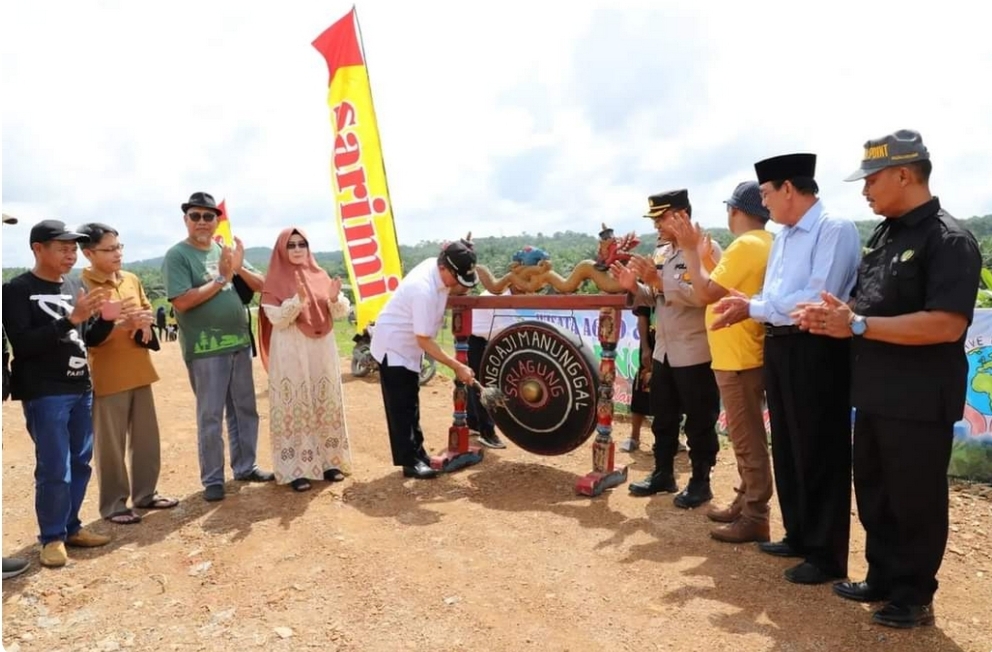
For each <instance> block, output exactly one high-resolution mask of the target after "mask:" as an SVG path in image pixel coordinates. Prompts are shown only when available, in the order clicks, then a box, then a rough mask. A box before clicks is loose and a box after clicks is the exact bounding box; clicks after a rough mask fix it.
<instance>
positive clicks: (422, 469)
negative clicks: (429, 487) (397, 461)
mask: <svg viewBox="0 0 992 652" xmlns="http://www.w3.org/2000/svg"><path fill="white" fill-rule="evenodd" d="M437 476H438V472H437V471H435V470H434V469H432V468H431V467H430V465H429V464H425V463H424V462H420V461H418V462H417V463H416V464H414V465H413V466H404V467H403V477H404V478H417V479H418V480H430V479H431V478H436V477H437Z"/></svg>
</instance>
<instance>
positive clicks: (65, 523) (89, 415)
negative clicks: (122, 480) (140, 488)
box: [22, 392, 93, 545]
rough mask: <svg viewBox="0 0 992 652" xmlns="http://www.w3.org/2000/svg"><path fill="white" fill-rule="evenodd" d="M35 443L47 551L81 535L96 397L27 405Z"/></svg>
mask: <svg viewBox="0 0 992 652" xmlns="http://www.w3.org/2000/svg"><path fill="white" fill-rule="evenodd" d="M22 407H23V409H24V419H25V420H26V421H27V428H28V434H29V435H31V440H32V441H33V442H34V456H35V467H34V511H35V514H36V515H37V517H38V527H39V529H40V530H41V536H40V537H38V538H39V540H40V541H41V543H42V545H44V544H46V543H49V542H52V541H65V539H66V537H68V536H71V535H73V534H75V533H76V532H78V531H79V529H80V528H81V527H82V523H80V521H79V508H80V506H82V504H83V498H84V497H85V496H86V485H87V484H89V481H90V475H91V473H92V469H91V468H90V459H92V457H93V393H92V392H86V393H85V394H61V395H58V396H43V397H41V398H36V399H32V400H30V401H24V402H23V403H22Z"/></svg>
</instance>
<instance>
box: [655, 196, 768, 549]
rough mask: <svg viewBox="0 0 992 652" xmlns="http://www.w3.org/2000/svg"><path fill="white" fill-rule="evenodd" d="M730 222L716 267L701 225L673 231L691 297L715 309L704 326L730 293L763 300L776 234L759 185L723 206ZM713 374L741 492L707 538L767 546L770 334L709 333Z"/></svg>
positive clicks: (757, 327) (683, 219)
mask: <svg viewBox="0 0 992 652" xmlns="http://www.w3.org/2000/svg"><path fill="white" fill-rule="evenodd" d="M725 203H726V204H727V222H728V226H729V227H730V231H731V232H732V233H733V234H734V235H735V236H736V239H735V240H734V241H733V242H732V243H730V246H729V247H727V250H726V251H725V252H724V253H723V255H722V256H721V257H720V261H719V263H717V262H716V261H713V260H711V259H709V256H706V258H707V260H703V259H702V258H703V253H704V252H701V250H705V249H706V246H707V242H706V240H707V238H706V236H704V235H703V233H702V230H701V229H700V228H699V225H698V224H697V225H693V224H692V223H690V221H689V219H688V217H687V216H680V217H679V219H678V220H677V221H676V223H675V224H674V226H673V230H674V232H675V239H676V241H677V242H678V245H679V248H680V249H681V250H682V251H683V252H684V256H685V261H686V265H687V266H688V268H689V269H688V272H689V277H690V278H692V279H695V280H694V282H693V283H692V286H691V288H692V293H693V295H694V296H695V298H696V299H698V300H699V301H701V302H702V303H704V304H706V305H707V306H710V307H708V308H707V309H706V324H707V326H710V325H712V323H713V322H714V320H715V319H716V315H715V314H714V313H713V309H712V304H714V303H716V302H717V301H719V300H720V299H722V298H723V297H725V296H727V294H728V293H729V292H730V291H731V290H735V291H737V292H742V293H743V294H746V295H747V296H752V295H755V294H758V292H760V291H761V287H762V285H763V283H764V279H765V267H766V266H767V264H768V255H769V253H770V252H771V248H772V234H771V233H769V232H768V231H766V230H765V224H766V223H767V222H768V219H769V214H768V209H767V208H765V207H764V206H762V204H761V191H760V189H759V188H758V183H757V182H756V181H744V182H742V183H740V184H738V185H737V188H735V189H734V193H733V194H732V195H731V196H730V199H728V200H727V201H726V202H725ZM707 337H708V339H709V345H710V354H711V355H712V357H713V363H712V367H713V373H714V374H715V376H716V382H717V385H718V386H719V388H720V397H721V398H722V399H723V406H724V409H725V410H726V413H727V430H728V432H729V436H730V441H731V442H732V443H733V445H734V455H735V456H736V457H737V471H738V473H739V474H740V479H741V481H740V486H739V487H738V488H737V496H736V498H735V499H734V501H733V502H732V503H731V504H730V505H729V506H728V507H726V508H724V509H714V510H710V512H709V517H710V519H711V520H713V521H716V522H718V523H723V525H721V526H718V527H717V528H715V529H714V530H712V531H711V532H710V536H712V537H713V538H714V539H716V540H718V541H726V542H728V543H745V542H749V541H757V542H764V541H768V539H769V530H768V512H769V510H768V501H769V500H770V499H771V497H772V469H771V461H770V458H769V456H768V435H767V432H766V431H765V418H764V402H765V383H764V379H763V377H762V374H763V371H762V365H763V362H764V350H763V346H764V341H765V329H764V327H763V326H762V325H761V324H759V323H758V322H756V321H754V320H753V319H745V320H744V321H741V322H738V323H736V324H734V325H733V326H731V327H730V328H724V329H720V330H715V331H714V330H709V329H707Z"/></svg>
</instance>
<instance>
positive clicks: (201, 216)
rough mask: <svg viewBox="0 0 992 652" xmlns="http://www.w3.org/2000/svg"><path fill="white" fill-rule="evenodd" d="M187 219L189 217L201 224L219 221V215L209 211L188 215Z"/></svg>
mask: <svg viewBox="0 0 992 652" xmlns="http://www.w3.org/2000/svg"><path fill="white" fill-rule="evenodd" d="M186 217H188V218H189V219H190V221H192V222H199V221H200V220H203V221H204V222H213V221H214V220H215V219H217V214H216V213H214V212H212V211H208V212H206V213H186Z"/></svg>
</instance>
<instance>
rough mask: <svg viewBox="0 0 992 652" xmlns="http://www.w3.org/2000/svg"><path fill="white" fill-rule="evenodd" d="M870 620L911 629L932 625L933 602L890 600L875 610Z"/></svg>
mask: <svg viewBox="0 0 992 652" xmlns="http://www.w3.org/2000/svg"><path fill="white" fill-rule="evenodd" d="M871 620H872V622H875V623H878V624H879V625H885V626H886V627H897V628H899V629H912V628H913V627H926V626H929V625H933V621H934V618H933V603H931V604H896V603H895V602H890V603H889V604H887V605H885V606H884V607H882V608H881V609H879V610H878V611H876V612H875V615H874V616H872V617H871Z"/></svg>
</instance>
